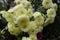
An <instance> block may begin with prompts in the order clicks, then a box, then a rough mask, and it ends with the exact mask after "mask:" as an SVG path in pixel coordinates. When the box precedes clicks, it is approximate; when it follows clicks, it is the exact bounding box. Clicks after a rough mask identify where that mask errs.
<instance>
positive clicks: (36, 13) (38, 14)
mask: <svg viewBox="0 0 60 40" xmlns="http://www.w3.org/2000/svg"><path fill="white" fill-rule="evenodd" d="M40 15H41V13H40V12H35V13H34V14H33V16H34V17H35V18H36V17H38V16H40Z"/></svg>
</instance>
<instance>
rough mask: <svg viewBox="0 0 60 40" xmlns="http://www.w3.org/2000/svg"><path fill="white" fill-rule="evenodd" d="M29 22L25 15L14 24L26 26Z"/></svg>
mask: <svg viewBox="0 0 60 40" xmlns="http://www.w3.org/2000/svg"><path fill="white" fill-rule="evenodd" d="M28 22H29V17H28V16H27V15H22V16H19V17H17V19H16V23H17V24H18V25H22V24H27V23H28Z"/></svg>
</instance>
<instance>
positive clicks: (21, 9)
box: [14, 4, 27, 17]
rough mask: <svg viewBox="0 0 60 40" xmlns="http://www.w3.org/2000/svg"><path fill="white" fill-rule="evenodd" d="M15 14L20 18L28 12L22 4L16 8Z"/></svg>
mask: <svg viewBox="0 0 60 40" xmlns="http://www.w3.org/2000/svg"><path fill="white" fill-rule="evenodd" d="M14 13H15V14H16V16H17V17H18V16H21V15H24V14H26V13H27V10H26V9H25V8H24V6H23V5H22V4H19V5H17V6H15V7H14Z"/></svg>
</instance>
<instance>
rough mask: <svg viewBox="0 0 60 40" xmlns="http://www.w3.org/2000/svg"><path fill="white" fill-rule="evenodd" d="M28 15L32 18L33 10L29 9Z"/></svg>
mask: <svg viewBox="0 0 60 40" xmlns="http://www.w3.org/2000/svg"><path fill="white" fill-rule="evenodd" d="M26 15H28V16H29V17H32V15H33V11H32V9H28V11H27V13H26Z"/></svg>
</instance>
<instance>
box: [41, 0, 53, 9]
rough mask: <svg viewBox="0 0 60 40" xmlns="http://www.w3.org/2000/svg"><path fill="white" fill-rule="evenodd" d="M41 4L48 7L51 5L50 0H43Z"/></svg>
mask: <svg viewBox="0 0 60 40" xmlns="http://www.w3.org/2000/svg"><path fill="white" fill-rule="evenodd" d="M42 5H43V7H44V8H46V9H47V8H50V7H51V5H52V0H43V2H42Z"/></svg>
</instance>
